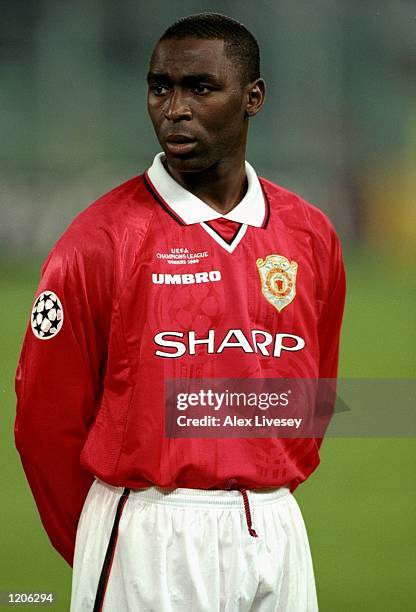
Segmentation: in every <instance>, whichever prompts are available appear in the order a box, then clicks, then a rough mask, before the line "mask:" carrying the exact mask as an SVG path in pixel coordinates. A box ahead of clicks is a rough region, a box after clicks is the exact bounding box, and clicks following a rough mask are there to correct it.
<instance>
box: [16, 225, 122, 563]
mask: <svg viewBox="0 0 416 612" xmlns="http://www.w3.org/2000/svg"><path fill="white" fill-rule="evenodd" d="M81 247H82V248H81ZM86 249H88V252H87V253H85V252H83V251H85V250H86ZM103 266H105V262H103V261H102V256H101V254H99V253H98V252H97V251H96V252H95V253H94V251H93V250H92V249H91V247H90V246H89V242H88V240H87V239H85V238H84V243H83V244H79V241H78V245H77V241H75V244H74V240H73V236H72V238H71V234H70V235H69V237H68V236H65V235H64V237H63V239H61V240H60V241H59V242H58V243H57V245H56V246H55V247H54V249H53V250H52V251H51V253H50V255H49V257H48V259H47V260H46V262H45V264H44V266H43V268H42V276H41V281H40V284H39V287H38V291H37V293H36V298H37V297H38V296H39V295H40V294H41V293H42V292H43V291H44V290H50V291H53V292H54V293H55V294H56V295H57V297H58V298H59V300H60V302H61V304H62V309H63V322H62V327H61V328H60V330H59V331H58V332H57V333H56V334H55V335H54V336H52V337H50V338H48V339H41V338H39V337H38V336H39V333H40V332H39V331H37V330H36V328H35V331H33V330H32V326H31V322H29V325H28V327H27V330H26V335H25V338H24V342H23V346H22V351H21V355H20V359H19V363H18V367H17V372H16V395H17V414H16V421H15V440H16V446H17V449H18V451H19V453H20V457H21V461H22V464H23V468H24V470H25V473H26V477H27V479H28V482H29V485H30V487H31V489H32V493H33V496H34V498H35V501H36V504H37V507H38V510H39V513H40V516H41V519H42V522H43V525H44V527H45V529H46V531H47V533H48V536H49V538H50V540H51V542H52V544H53V546H54V547H55V548H56V549H57V550H58V552H59V553H60V554H61V555H62V556H63V557H64V558H65V559H66V561H67V562H68V563H69V564H70V565H71V564H72V559H73V552H74V544H75V535H76V529H77V524H78V519H79V515H80V512H81V509H82V506H83V503H84V501H85V497H86V495H87V492H88V490H89V487H90V485H91V483H92V481H93V476H92V475H91V474H89V473H88V472H86V471H85V470H84V469H83V468H82V467H81V466H80V463H79V456H80V452H81V449H82V447H83V445H84V442H85V440H86V438H87V435H88V430H89V427H90V425H91V423H92V421H93V419H94V417H95V414H96V411H97V409H98V407H99V402H100V396H101V386H102V372H103V369H104V366H105V355H106V336H107V329H106V328H107V316H108V313H105V312H104V310H105V306H106V304H107V308H108V310H109V307H108V303H109V300H110V303H111V298H110V293H111V286H110V282H109V281H106V280H105V278H103V275H102V273H100V270H102V269H103ZM35 301H36V300H35Z"/></svg>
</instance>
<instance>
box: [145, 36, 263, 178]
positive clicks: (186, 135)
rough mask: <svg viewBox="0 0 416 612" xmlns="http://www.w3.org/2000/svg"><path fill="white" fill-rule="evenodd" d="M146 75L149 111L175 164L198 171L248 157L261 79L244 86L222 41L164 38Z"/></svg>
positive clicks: (181, 169) (177, 167)
mask: <svg viewBox="0 0 416 612" xmlns="http://www.w3.org/2000/svg"><path fill="white" fill-rule="evenodd" d="M147 80H148V86H149V88H148V98H147V105H148V111H149V115H150V118H151V120H152V123H153V127H154V129H155V132H156V136H157V138H158V140H159V143H160V145H161V147H162V149H163V151H164V152H165V155H166V158H167V163H168V165H169V166H170V167H171V168H172V169H174V170H176V171H178V172H198V171H202V170H205V169H207V168H210V167H211V166H213V165H214V164H216V163H218V162H221V161H225V160H230V159H233V158H235V157H237V156H239V155H240V156H241V154H242V155H243V157H244V152H245V142H246V135H247V125H248V116H249V115H254V114H256V112H258V110H260V107H261V105H262V96H260V98H261V100H259V95H258V93H259V92H258V89H259V84H258V83H257V85H254V86H253V84H251V85H248V86H246V87H243V86H242V84H241V82H240V78H239V74H238V71H237V69H236V68H235V67H234V66H233V64H232V61H230V59H228V57H227V56H226V54H225V52H224V41H222V40H200V39H192V38H187V39H184V40H164V41H162V42H160V43H159V44H158V45H157V47H156V49H155V51H154V53H153V56H152V58H151V61H150V68H149V74H148V79H147ZM259 81H261V80H259ZM261 85H262V82H261V83H260V89H261ZM253 92H254V95H253ZM256 92H257V93H256ZM260 93H261V92H260Z"/></svg>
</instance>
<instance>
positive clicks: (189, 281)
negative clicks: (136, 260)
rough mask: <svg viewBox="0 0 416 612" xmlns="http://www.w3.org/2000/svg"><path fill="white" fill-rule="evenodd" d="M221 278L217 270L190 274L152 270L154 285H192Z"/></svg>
mask: <svg viewBox="0 0 416 612" xmlns="http://www.w3.org/2000/svg"><path fill="white" fill-rule="evenodd" d="M219 280H221V272H220V271H219V270H210V272H195V273H190V274H163V273H157V272H153V274H152V282H153V283H154V284H155V285H193V284H194V283H196V284H198V283H211V282H215V281H219Z"/></svg>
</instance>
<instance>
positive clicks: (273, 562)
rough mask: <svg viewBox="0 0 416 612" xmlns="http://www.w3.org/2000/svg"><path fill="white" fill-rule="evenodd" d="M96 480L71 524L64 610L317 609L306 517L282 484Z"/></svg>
mask: <svg viewBox="0 0 416 612" xmlns="http://www.w3.org/2000/svg"><path fill="white" fill-rule="evenodd" d="M247 496H248V500H249V508H250V511H251V518H252V527H253V528H254V529H255V532H256V533H257V536H258V537H253V536H252V535H250V533H249V530H248V523H247V514H246V511H245V509H244V503H243V496H242V493H241V492H240V491H237V490H232V491H224V490H209V491H208V490H202V489H187V488H179V489H174V490H167V489H160V488H158V487H150V488H148V489H140V490H136V491H133V490H132V491H130V492H129V491H128V490H127V489H126V490H124V491H123V488H120V487H113V486H110V485H107V484H105V483H103V482H101V481H99V480H95V481H94V483H93V484H92V486H91V489H90V491H89V493H88V496H87V499H86V501H85V504H84V507H83V510H82V513H81V517H80V521H79V525H78V531H77V539H76V546H75V558H74V570H73V579H72V600H71V612H81V611H85V610H88V611H91V612H92V611H94V612H98V611H100V610H102V611H105V612H246V611H249V610H250V611H252V612H254V611H255V612H275V611H279V612H316V611H317V610H318V604H317V597H316V588H315V581H314V575H313V567H312V559H311V554H310V549H309V543H308V537H307V534H306V529H305V524H304V521H303V518H302V515H301V512H300V509H299V506H298V504H297V502H296V500H295V498H294V497H293V495H292V494H291V493H290V491H289V489H287V488H286V487H282V488H279V489H269V490H265V489H263V490H261V491H257V490H249V491H247Z"/></svg>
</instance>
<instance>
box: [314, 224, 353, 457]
mask: <svg viewBox="0 0 416 612" xmlns="http://www.w3.org/2000/svg"><path fill="white" fill-rule="evenodd" d="M326 263H327V265H326V269H327V274H326V275H327V278H328V281H329V282H328V283H326V287H325V291H324V293H323V296H322V297H323V298H324V299H323V301H322V302H321V303H320V307H321V312H320V316H319V322H318V337H319V379H320V380H322V379H323V382H322V383H321V384H320V385H319V393H318V401H317V414H318V415H319V414H321V415H322V421H321V423H320V425H319V429H320V431H322V429H326V427H327V425H328V424H329V420H330V418H331V416H332V414H333V410H334V405H335V401H336V378H337V374H338V357H339V343H340V335H341V324H342V317H343V313H344V305H345V292H346V279H345V268H344V263H343V258H342V250H341V245H340V241H339V239H338V237H337V235H336V234H335V231H332V233H331V236H330V242H329V255H328V261H327V262H326ZM325 379H331V380H328V382H327V383H325ZM318 422H319V416H318ZM317 443H318V446H321V444H322V438H317Z"/></svg>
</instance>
